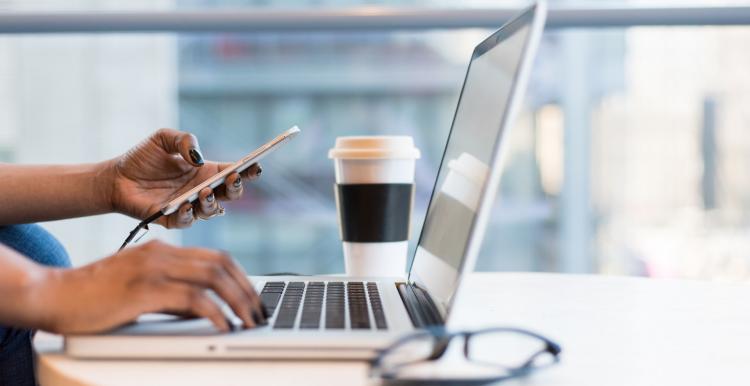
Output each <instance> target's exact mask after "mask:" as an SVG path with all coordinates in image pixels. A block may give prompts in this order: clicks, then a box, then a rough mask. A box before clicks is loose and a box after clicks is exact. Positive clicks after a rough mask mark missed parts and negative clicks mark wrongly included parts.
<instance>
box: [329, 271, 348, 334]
mask: <svg viewBox="0 0 750 386" xmlns="http://www.w3.org/2000/svg"><path fill="white" fill-rule="evenodd" d="M326 290H327V293H326V318H325V319H326V320H325V328H330V329H343V328H344V327H346V323H345V317H344V312H345V309H346V308H345V303H344V283H343V282H329V283H328V284H327V285H326Z"/></svg>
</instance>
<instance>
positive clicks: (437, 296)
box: [409, 7, 535, 315]
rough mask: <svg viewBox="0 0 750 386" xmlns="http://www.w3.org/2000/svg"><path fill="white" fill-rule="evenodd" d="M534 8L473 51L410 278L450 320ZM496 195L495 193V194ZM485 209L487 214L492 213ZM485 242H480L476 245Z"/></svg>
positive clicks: (521, 59) (529, 29) (465, 267)
mask: <svg viewBox="0 0 750 386" xmlns="http://www.w3.org/2000/svg"><path fill="white" fill-rule="evenodd" d="M534 11H535V7H532V8H530V9H528V10H527V11H525V12H524V13H523V14H522V15H521V16H519V17H518V18H516V19H514V20H513V21H511V22H510V23H508V24H506V25H505V26H504V27H503V28H501V29H500V30H498V31H497V32H495V33H494V34H493V35H492V36H490V37H488V38H487V39H486V40H484V41H483V42H482V43H480V44H479V45H478V46H477V47H476V48H475V50H474V53H473V55H472V59H471V62H470V63H469V69H468V70H467V73H466V78H465V80H464V85H463V90H462V91H461V95H460V97H459V101H458V106H457V108H456V113H455V116H454V118H453V125H452V127H451V131H450V134H449V136H448V142H447V144H446V148H445V152H444V154H443V159H442V161H441V164H440V169H439V171H438V176H437V180H436V183H435V186H434V188H433V191H432V197H431V198H430V204H429V206H428V208H427V214H426V217H425V222H424V226H423V228H422V234H421V236H420V238H419V243H418V245H417V249H416V254H415V256H414V259H413V261H412V266H411V269H410V270H409V280H410V281H413V282H416V283H417V284H418V285H420V286H422V287H423V288H425V289H427V290H428V291H429V293H430V295H431V296H432V298H433V300H434V301H435V302H436V303H437V305H438V308H440V311H441V312H442V313H443V315H445V312H446V310H447V308H448V305H449V303H450V300H451V298H452V297H453V295H454V294H455V292H456V289H457V285H458V279H459V274H460V272H461V270H462V269H469V270H470V269H473V267H467V266H465V264H464V263H465V262H466V259H467V245H468V244H469V241H470V236H471V232H472V229H473V228H474V224H475V222H476V219H477V211H478V207H479V204H480V199H481V197H482V194H483V193H484V191H485V190H487V188H488V185H487V182H488V178H489V175H490V168H491V165H493V163H494V161H493V160H494V159H495V157H494V155H495V152H496V149H497V148H498V147H499V142H500V139H501V134H502V132H503V130H504V129H505V127H504V122H505V120H504V117H505V115H506V113H507V112H508V107H509V104H508V102H509V99H510V97H511V94H512V93H513V88H514V84H515V82H516V77H517V74H518V71H519V68H520V66H521V63H522V61H523V57H524V49H525V47H526V45H527V40H528V38H529V35H530V31H531V29H532V26H531V23H532V20H533V18H534ZM493 191H494V189H493ZM483 210H489V208H486V209H484V208H483ZM478 242H481V241H478Z"/></svg>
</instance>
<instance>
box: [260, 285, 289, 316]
mask: <svg viewBox="0 0 750 386" xmlns="http://www.w3.org/2000/svg"><path fill="white" fill-rule="evenodd" d="M285 286H286V284H285V283H284V282H283V281H271V282H267V283H266V285H264V286H263V290H261V292H260V301H261V303H263V306H264V307H266V311H268V314H269V315H273V313H274V311H276V306H278V304H279V300H280V299H281V294H282V293H283V292H284V287H285Z"/></svg>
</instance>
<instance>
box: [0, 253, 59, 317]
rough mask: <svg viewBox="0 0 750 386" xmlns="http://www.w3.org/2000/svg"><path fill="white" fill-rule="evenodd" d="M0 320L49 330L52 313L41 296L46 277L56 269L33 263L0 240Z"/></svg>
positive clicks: (47, 278) (48, 277) (52, 274)
mask: <svg viewBox="0 0 750 386" xmlns="http://www.w3.org/2000/svg"><path fill="white" fill-rule="evenodd" d="M0 266H2V268H1V269H0V324H2V325H5V326H13V327H24V328H34V329H45V330H50V329H51V326H52V325H53V323H52V322H53V321H52V320H51V317H50V316H49V315H48V314H47V313H46V312H45V311H44V310H45V307H44V305H43V304H40V303H41V302H43V300H42V299H41V298H42V297H43V296H42V292H43V290H42V288H43V287H44V284H45V281H47V280H49V279H50V278H51V277H53V276H55V275H56V273H57V272H56V271H59V270H58V269H53V268H48V267H44V266H42V265H39V264H37V263H34V262H33V261H32V260H31V259H28V258H26V257H24V256H22V255H21V254H19V253H18V252H16V251H14V250H13V249H10V248H8V247H6V246H4V245H2V244H0Z"/></svg>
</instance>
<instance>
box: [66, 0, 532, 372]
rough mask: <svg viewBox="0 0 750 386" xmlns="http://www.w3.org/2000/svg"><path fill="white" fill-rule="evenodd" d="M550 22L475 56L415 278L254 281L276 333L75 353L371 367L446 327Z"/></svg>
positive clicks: (490, 42) (187, 323)
mask: <svg viewBox="0 0 750 386" xmlns="http://www.w3.org/2000/svg"><path fill="white" fill-rule="evenodd" d="M545 17H546V6H545V4H544V3H543V2H539V3H535V4H534V5H532V6H530V7H529V8H527V9H525V10H523V11H522V12H521V13H519V14H518V15H517V16H516V17H514V18H513V19H512V20H511V21H509V22H507V23H506V24H505V25H503V26H502V27H501V28H500V29H499V30H498V31H496V32H495V33H493V34H492V35H490V36H489V37H488V38H487V39H485V40H484V41H482V42H481V43H480V44H479V45H477V46H476V48H475V49H474V52H473V54H472V58H471V62H470V63H469V68H468V70H467V73H466V77H465V79H464V85H463V88H462V90H461V96H460V98H459V101H458V106H457V108H456V112H455V115H454V118H453V124H452V126H451V132H450V134H449V137H448V141H447V144H446V148H445V152H444V154H443V159H442V161H441V165H440V169H439V171H438V175H437V178H436V181H435V185H434V188H433V192H432V197H431V199H430V204H429V207H428V210H427V215H426V216H425V222H424V225H423V229H422V233H421V235H420V238H419V243H418V244H417V249H416V252H415V256H414V258H413V260H412V264H411V267H410V268H409V271H408V274H407V276H406V277H393V278H383V277H363V278H355V277H348V276H253V277H251V280H252V282H253V283H254V284H255V285H256V289H257V290H258V292H259V293H260V294H261V299H262V300H263V302H264V304H265V305H266V307H267V308H268V309H269V311H271V315H272V316H271V317H270V318H269V323H268V325H267V326H263V327H259V328H255V329H251V330H241V331H236V332H231V333H227V334H217V333H216V332H215V331H214V330H213V328H212V327H211V324H210V322H208V321H207V320H205V319H192V320H178V319H175V318H172V317H168V316H165V315H146V316H144V317H142V318H140V319H139V320H138V322H136V323H133V324H130V325H127V326H124V327H122V328H119V329H117V330H114V331H110V332H107V333H104V334H98V335H75V336H67V337H66V339H65V350H66V353H67V354H69V355H71V356H74V357H80V358H206V359H207V358H336V359H365V358H370V357H372V356H373V355H374V354H375V353H376V352H377V350H378V349H381V348H383V347H385V346H387V345H388V344H389V343H390V342H392V341H393V340H394V339H396V338H397V337H399V336H401V335H403V334H404V333H408V332H410V331H412V330H415V329H419V328H424V327H427V326H430V325H442V324H445V323H446V321H447V318H448V317H449V316H450V311H451V308H452V305H453V300H454V299H455V298H456V294H457V292H458V291H459V289H460V288H461V280H462V279H463V278H464V277H465V275H466V274H467V273H468V272H471V271H472V269H473V267H474V263H475V260H476V258H477V255H478V253H479V248H480V246H481V242H482V238H483V236H484V232H485V229H486V225H487V221H488V217H489V215H490V209H491V206H492V203H493V201H494V200H495V197H496V193H497V187H498V184H499V180H500V163H501V155H502V154H503V153H504V151H503V146H504V143H505V142H506V141H503V138H504V137H505V135H507V133H508V130H509V128H510V127H511V125H512V123H513V122H514V118H515V116H516V113H517V112H518V110H519V107H520V104H521V102H522V100H523V93H524V90H525V88H526V84H527V81H528V77H529V73H530V71H531V67H532V63H533V59H534V57H535V53H536V49H537V46H538V44H539V41H540V39H541V35H542V30H543V28H544V21H545ZM228 315H231V312H228ZM231 318H234V316H233V315H232V316H231ZM235 322H236V323H237V324H238V325H239V324H240V323H239V321H238V320H235Z"/></svg>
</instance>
